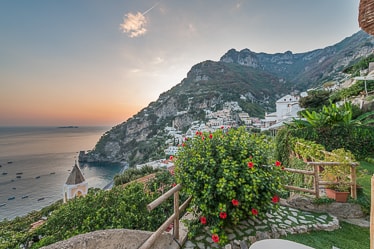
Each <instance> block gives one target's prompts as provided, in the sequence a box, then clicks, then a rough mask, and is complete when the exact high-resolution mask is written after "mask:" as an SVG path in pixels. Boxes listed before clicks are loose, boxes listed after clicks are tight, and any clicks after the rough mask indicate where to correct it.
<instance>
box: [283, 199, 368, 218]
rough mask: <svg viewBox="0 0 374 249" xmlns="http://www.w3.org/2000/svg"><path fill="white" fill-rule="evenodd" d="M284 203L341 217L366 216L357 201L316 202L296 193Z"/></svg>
mask: <svg viewBox="0 0 374 249" xmlns="http://www.w3.org/2000/svg"><path fill="white" fill-rule="evenodd" d="M283 204H284V205H287V206H290V207H294V208H297V209H300V210H305V211H311V212H319V213H329V214H332V215H334V216H336V217H338V218H339V219H352V218H353V219H354V218H363V217H364V213H363V212H362V209H361V206H360V205H358V204H355V203H339V202H333V203H328V204H314V203H313V202H312V199H311V198H308V197H306V196H303V195H294V196H292V197H290V198H289V199H288V200H286V202H283Z"/></svg>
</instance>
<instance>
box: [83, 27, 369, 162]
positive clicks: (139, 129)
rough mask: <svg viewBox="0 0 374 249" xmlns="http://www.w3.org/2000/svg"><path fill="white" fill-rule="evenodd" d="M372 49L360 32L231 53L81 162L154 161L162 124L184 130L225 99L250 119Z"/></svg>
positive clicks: (336, 74) (159, 152)
mask: <svg viewBox="0 0 374 249" xmlns="http://www.w3.org/2000/svg"><path fill="white" fill-rule="evenodd" d="M373 47H374V39H373V37H371V36H369V35H367V34H366V33H364V32H362V31H360V32H358V33H356V34H354V35H353V36H351V37H348V38H346V39H344V40H343V41H341V42H339V43H337V44H335V45H333V46H329V47H326V48H323V49H317V50H313V51H310V52H305V53H298V54H293V53H292V52H291V51H287V52H285V53H277V54H266V53H255V52H252V51H251V50H249V49H244V50H241V51H236V50H235V49H231V50H229V51H228V52H227V53H226V54H225V55H223V56H222V58H221V59H220V61H217V62H215V61H204V62H201V63H199V64H197V65H194V66H193V67H192V68H191V70H190V71H189V72H188V74H187V78H185V79H183V80H182V81H181V82H180V83H179V84H177V85H176V86H174V87H173V88H171V89H170V90H168V91H167V92H164V93H162V94H161V95H160V97H159V98H158V100H157V101H155V102H152V103H150V104H149V105H148V106H147V107H146V108H144V109H142V110H141V111H139V112H138V113H137V114H136V115H134V116H133V117H132V118H130V119H128V120H127V121H125V122H123V123H122V124H119V125H117V126H115V127H113V128H112V129H111V130H110V131H108V132H106V133H105V134H104V135H103V136H102V137H101V139H100V140H99V141H98V143H97V144H96V146H95V148H94V149H93V150H92V151H91V152H89V153H88V154H86V156H85V157H82V158H81V159H82V160H85V161H106V162H120V161H126V162H129V163H130V165H133V164H135V163H142V162H145V161H148V160H155V159H159V158H160V157H163V156H164V153H163V150H164V149H165V139H166V137H165V134H164V128H165V126H171V125H172V123H173V124H174V126H175V127H176V128H177V129H179V130H186V129H187V128H188V126H189V125H190V124H191V122H192V121H193V120H204V118H205V112H204V109H209V110H212V111H215V110H218V109H220V108H221V107H222V104H223V103H224V102H225V101H238V102H239V104H240V105H241V107H242V108H243V110H244V111H246V112H248V113H249V115H250V116H255V117H256V116H257V117H261V116H263V115H264V113H265V111H273V110H274V108H275V101H276V100H277V99H279V98H280V97H281V96H283V95H285V94H289V93H290V92H297V91H303V90H306V89H308V88H311V87H315V86H320V85H322V84H323V83H324V82H326V81H330V80H336V81H339V80H341V79H342V78H344V77H345V75H344V74H342V70H343V69H344V68H345V67H347V66H349V65H351V64H352V63H354V62H355V61H357V60H359V59H360V58H362V57H363V56H367V55H368V54H370V53H372V51H373ZM242 96H246V98H245V99H246V100H243V98H241V97H242Z"/></svg>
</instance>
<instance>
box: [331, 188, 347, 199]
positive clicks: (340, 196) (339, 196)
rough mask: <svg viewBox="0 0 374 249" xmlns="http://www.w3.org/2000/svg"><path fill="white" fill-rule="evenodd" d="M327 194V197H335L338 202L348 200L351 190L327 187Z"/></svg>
mask: <svg viewBox="0 0 374 249" xmlns="http://www.w3.org/2000/svg"><path fill="white" fill-rule="evenodd" d="M326 195H327V197H329V198H331V199H334V200H335V201H336V202H347V200H348V196H349V192H339V191H335V190H333V189H329V188H327V189H326Z"/></svg>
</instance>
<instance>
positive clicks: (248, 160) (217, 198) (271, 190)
mask: <svg viewBox="0 0 374 249" xmlns="http://www.w3.org/2000/svg"><path fill="white" fill-rule="evenodd" d="M273 149H274V144H273V141H272V140H270V139H269V138H267V137H265V136H263V135H258V134H257V135H256V134H250V133H248V132H246V131H245V129H244V128H243V127H241V128H239V129H229V130H228V131H227V132H225V131H224V130H218V131H216V132H214V133H211V134H208V133H201V132H198V133H197V135H196V136H195V137H194V138H193V139H190V140H188V141H186V142H185V143H184V144H183V147H182V149H181V150H180V152H179V153H178V155H177V158H176V161H175V165H176V169H175V173H176V177H177V181H178V182H179V183H181V184H182V186H183V191H184V192H185V193H187V194H188V195H191V196H192V200H191V205H190V207H191V210H190V211H192V212H193V213H194V215H195V216H196V217H199V221H195V222H194V223H190V224H189V228H190V231H191V233H190V235H192V236H194V235H195V234H194V232H195V231H196V229H198V228H201V227H202V226H204V225H206V226H209V228H210V231H211V233H212V239H213V241H215V242H219V243H220V244H224V243H225V242H226V241H227V235H226V234H225V231H224V229H225V227H227V226H229V225H231V224H237V223H238V222H239V221H241V220H242V219H245V218H248V217H254V216H257V217H260V218H261V217H264V216H265V214H266V213H267V212H268V211H270V210H275V209H276V208H277V207H278V205H279V204H278V201H279V194H280V192H281V188H282V184H281V178H282V175H283V172H284V171H282V168H283V167H282V166H281V163H280V162H278V161H277V162H275V161H274V160H273V157H272V156H273V151H274V150H273ZM270 164H271V165H270Z"/></svg>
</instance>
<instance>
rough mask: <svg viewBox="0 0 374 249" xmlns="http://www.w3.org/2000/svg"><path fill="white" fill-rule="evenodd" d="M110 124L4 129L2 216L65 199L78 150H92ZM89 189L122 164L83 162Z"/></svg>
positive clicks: (0, 139) (0, 130)
mask: <svg viewBox="0 0 374 249" xmlns="http://www.w3.org/2000/svg"><path fill="white" fill-rule="evenodd" d="M109 129H110V127H79V128H57V127H12V128H10V127H0V165H1V167H0V220H3V219H5V218H6V219H13V218H15V217H16V216H23V215H25V214H27V213H29V212H31V211H32V210H40V209H41V208H43V207H45V206H48V205H50V204H51V203H54V202H55V201H57V200H59V199H62V197H63V194H62V189H63V185H64V183H65V182H66V180H67V177H68V176H69V173H70V170H71V169H72V167H73V166H74V163H75V161H76V160H77V159H78V152H79V151H80V150H91V149H93V147H94V146H95V144H96V142H97V141H98V140H99V138H100V137H101V135H102V134H103V133H104V132H106V131H107V130H109ZM79 166H80V167H81V169H82V172H83V175H84V176H85V178H86V181H87V182H88V186H89V187H95V188H104V187H105V186H106V185H107V184H108V183H110V182H111V180H112V179H113V177H114V175H115V174H117V173H119V172H120V171H121V169H122V166H121V165H119V164H113V165H108V164H84V165H79Z"/></svg>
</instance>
